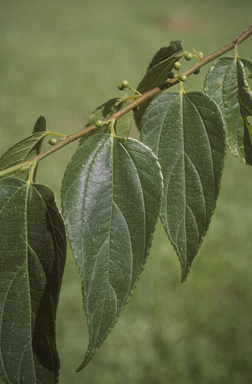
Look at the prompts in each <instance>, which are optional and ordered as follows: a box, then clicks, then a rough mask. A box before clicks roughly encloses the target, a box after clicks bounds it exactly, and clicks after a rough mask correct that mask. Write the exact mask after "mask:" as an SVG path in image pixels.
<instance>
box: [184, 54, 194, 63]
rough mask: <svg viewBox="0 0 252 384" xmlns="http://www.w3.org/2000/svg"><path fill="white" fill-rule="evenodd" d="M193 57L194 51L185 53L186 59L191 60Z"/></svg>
mask: <svg viewBox="0 0 252 384" xmlns="http://www.w3.org/2000/svg"><path fill="white" fill-rule="evenodd" d="M192 58H193V55H192V53H190V52H187V54H186V55H185V59H186V60H188V61H189V60H192Z"/></svg>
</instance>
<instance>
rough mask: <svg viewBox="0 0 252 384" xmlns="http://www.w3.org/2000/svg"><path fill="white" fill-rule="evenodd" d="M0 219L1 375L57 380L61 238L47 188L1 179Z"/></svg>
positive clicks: (20, 379)
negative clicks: (57, 318)
mask: <svg viewBox="0 0 252 384" xmlns="http://www.w3.org/2000/svg"><path fill="white" fill-rule="evenodd" d="M0 220H1V226H0V238H1V243H0V247H1V260H0V263H1V268H0V281H1V283H0V287H1V289H0V313H1V316H0V319H1V321H0V329H1V343H0V344H1V350H0V371H1V375H2V377H3V379H4V380H5V381H6V382H7V383H19V382H44V380H46V381H47V382H48V383H57V382H58V371H59V358H58V354H57V350H56V342H55V316H56V310H57V303H58V297H59V289H60V284H61V279H62V275H63V270H64V264H65V253H66V240H65V232H64V224H63V221H62V219H61V217H60V214H59V212H58V209H57V207H56V204H55V198H54V194H53V192H52V190H50V189H49V188H48V187H45V186H39V185H34V186H33V185H30V184H28V183H25V182H23V181H22V180H19V179H15V178H4V179H2V180H0ZM9 239H11V241H9Z"/></svg>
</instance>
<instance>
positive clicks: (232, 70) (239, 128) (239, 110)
mask: <svg viewBox="0 0 252 384" xmlns="http://www.w3.org/2000/svg"><path fill="white" fill-rule="evenodd" d="M204 92H205V93H206V94H208V95H209V96H210V97H211V98H212V99H213V100H214V101H215V102H216V103H217V104H218V106H219V108H220V109H221V111H222V114H223V116H224V120H225V129H226V134H227V144H228V148H229V149H230V151H231V153H232V154H233V155H234V156H236V157H238V158H239V159H240V160H241V161H242V162H243V163H246V164H248V165H252V144H251V140H250V134H249V130H248V128H249V126H248V125H247V123H248V122H247V119H246V117H247V116H248V110H250V111H251V92H250V90H249V86H248V84H247V82H246V79H245V72H244V66H243V64H242V61H241V60H239V59H237V58H233V57H225V58H221V59H219V60H218V61H216V62H215V63H214V64H213V66H212V67H211V68H210V70H209V72H208V74H207V76H206V79H205V83H204ZM249 92H250V94H249Z"/></svg>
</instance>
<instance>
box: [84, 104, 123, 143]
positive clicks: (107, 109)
mask: <svg viewBox="0 0 252 384" xmlns="http://www.w3.org/2000/svg"><path fill="white" fill-rule="evenodd" d="M126 104H127V103H126V102H124V100H123V98H119V97H116V98H114V99H110V100H109V101H107V102H106V103H104V104H102V105H100V106H99V107H98V108H96V109H95V110H94V111H93V112H92V113H91V115H90V117H89V119H88V122H87V124H86V125H85V127H90V125H93V124H95V123H96V121H97V120H103V119H105V118H106V117H109V116H110V115H112V114H113V113H115V112H117V111H119V109H121V108H122V107H124V106H125V105H126ZM130 127H131V121H130V114H129V113H127V114H126V115H124V116H123V117H122V118H120V119H119V120H118V123H117V125H116V127H115V128H116V134H117V136H122V137H127V136H128V134H129V131H130ZM109 132H110V130H109V126H108V125H104V126H103V127H102V128H100V129H97V130H95V131H92V132H90V134H88V135H85V136H83V137H82V138H81V139H80V145H81V144H83V143H84V141H86V140H87V139H89V138H90V137H91V136H94V135H96V134H99V133H109Z"/></svg>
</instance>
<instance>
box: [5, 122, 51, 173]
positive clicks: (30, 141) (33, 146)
mask: <svg viewBox="0 0 252 384" xmlns="http://www.w3.org/2000/svg"><path fill="white" fill-rule="evenodd" d="M47 135H48V132H47V131H46V121H45V118H44V117H43V116H40V117H39V118H38V120H37V121H36V123H35V126H34V129H33V134H32V135H30V136H28V137H27V138H26V139H24V140H21V141H20V142H18V143H16V144H14V145H13V146H11V147H10V148H9V149H8V150H7V151H6V152H5V153H4V154H3V156H2V157H1V158H0V171H2V170H4V169H7V168H9V167H12V166H14V165H16V164H18V163H20V162H22V161H25V160H28V159H30V158H32V157H33V156H36V155H37V154H38V153H39V152H40V147H41V144H42V140H43V138H44V137H45V136H47ZM9 175H11V174H9Z"/></svg>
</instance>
